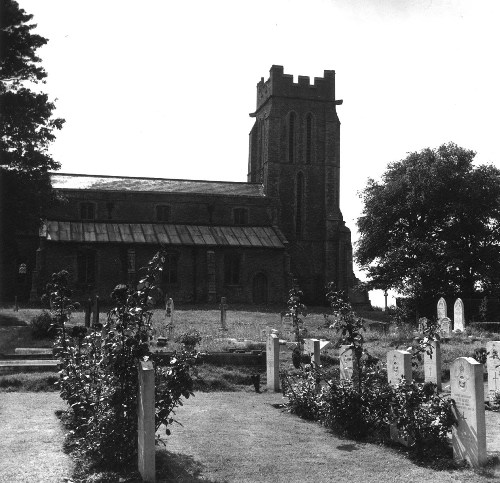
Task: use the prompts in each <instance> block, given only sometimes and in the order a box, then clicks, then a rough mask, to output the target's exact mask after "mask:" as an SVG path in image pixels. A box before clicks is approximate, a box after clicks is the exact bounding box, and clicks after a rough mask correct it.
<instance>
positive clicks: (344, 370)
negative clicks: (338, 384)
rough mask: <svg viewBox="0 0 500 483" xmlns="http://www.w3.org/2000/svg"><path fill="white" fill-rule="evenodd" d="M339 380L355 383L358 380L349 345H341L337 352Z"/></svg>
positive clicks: (356, 368) (355, 362) (357, 372)
mask: <svg viewBox="0 0 500 483" xmlns="http://www.w3.org/2000/svg"><path fill="white" fill-rule="evenodd" d="M339 363H340V380H341V381H353V382H354V381H356V380H357V379H358V374H359V371H358V367H357V361H356V358H355V357H354V351H353V349H352V347H351V346H350V345H347V344H346V345H341V346H340V351H339Z"/></svg>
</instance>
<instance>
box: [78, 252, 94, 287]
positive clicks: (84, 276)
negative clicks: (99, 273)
mask: <svg viewBox="0 0 500 483" xmlns="http://www.w3.org/2000/svg"><path fill="white" fill-rule="evenodd" d="M95 259H96V257H95V252H94V251H93V250H85V251H82V252H80V253H79V254H78V256H77V280H78V283H79V284H82V285H93V284H94V283H95V267H96V263H95V261H96V260H95Z"/></svg>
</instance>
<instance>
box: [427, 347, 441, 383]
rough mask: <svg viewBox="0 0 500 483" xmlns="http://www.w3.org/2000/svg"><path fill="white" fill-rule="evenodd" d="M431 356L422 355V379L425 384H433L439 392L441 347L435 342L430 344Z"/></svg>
mask: <svg viewBox="0 0 500 483" xmlns="http://www.w3.org/2000/svg"><path fill="white" fill-rule="evenodd" d="M430 344H431V349H432V351H431V354H430V355H429V354H427V351H426V352H425V353H424V379H425V382H433V383H434V384H436V385H437V390H438V391H441V389H442V385H441V345H440V343H439V341H437V340H435V341H432V342H431V343H430Z"/></svg>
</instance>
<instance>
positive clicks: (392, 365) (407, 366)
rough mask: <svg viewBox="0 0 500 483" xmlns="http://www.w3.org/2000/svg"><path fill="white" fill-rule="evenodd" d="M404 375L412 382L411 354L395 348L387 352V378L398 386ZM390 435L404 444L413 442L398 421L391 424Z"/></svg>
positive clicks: (407, 444) (390, 382)
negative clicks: (402, 430)
mask: <svg viewBox="0 0 500 483" xmlns="http://www.w3.org/2000/svg"><path fill="white" fill-rule="evenodd" d="M402 377H404V378H405V380H406V381H407V382H411V381H412V379H413V377H412V368H411V354H410V353H409V352H407V351H401V350H393V351H389V352H388V353H387V380H388V381H389V384H391V385H392V386H396V385H397V384H399V383H400V382H401V378H402ZM389 431H390V436H391V439H392V440H393V441H396V442H397V443H399V444H402V445H404V446H409V445H410V444H411V439H410V438H409V437H408V436H407V435H405V434H404V433H402V432H401V431H400V430H399V428H398V426H397V424H396V423H391V424H390V425H389Z"/></svg>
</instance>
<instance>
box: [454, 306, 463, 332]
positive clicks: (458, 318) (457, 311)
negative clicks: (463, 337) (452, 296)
mask: <svg viewBox="0 0 500 483" xmlns="http://www.w3.org/2000/svg"><path fill="white" fill-rule="evenodd" d="M464 329H465V321H464V303H463V302H462V299H457V300H456V301H455V305H454V306H453V330H461V331H462V332H463V331H464Z"/></svg>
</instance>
